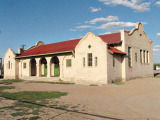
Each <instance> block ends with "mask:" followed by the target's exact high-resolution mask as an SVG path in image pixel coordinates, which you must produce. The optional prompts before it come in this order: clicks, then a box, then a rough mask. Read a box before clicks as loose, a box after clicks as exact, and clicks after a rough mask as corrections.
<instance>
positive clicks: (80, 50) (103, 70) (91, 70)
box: [75, 33, 108, 85]
mask: <svg viewBox="0 0 160 120" xmlns="http://www.w3.org/2000/svg"><path fill="white" fill-rule="evenodd" d="M89 45H90V46H91V48H89V47H88V46H89ZM107 52H108V51H107V45H106V43H105V42H104V41H103V40H101V39H100V38H99V37H97V36H95V35H94V34H93V33H88V34H87V35H86V36H85V37H84V38H83V39H81V40H80V42H79V43H78V45H77V46H76V48H75V68H76V69H75V71H76V75H75V76H76V81H75V82H76V83H78V84H99V85H101V84H107ZM88 53H92V66H88V56H87V55H88ZM95 57H97V58H98V65H97V66H95ZM83 58H85V66H83Z"/></svg>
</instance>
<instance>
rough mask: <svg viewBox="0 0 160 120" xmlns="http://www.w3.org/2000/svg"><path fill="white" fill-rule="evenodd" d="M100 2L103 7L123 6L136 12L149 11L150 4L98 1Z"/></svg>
mask: <svg viewBox="0 0 160 120" xmlns="http://www.w3.org/2000/svg"><path fill="white" fill-rule="evenodd" d="M99 1H100V2H103V4H105V5H123V6H126V7H129V8H131V9H134V10H135V11H136V12H144V11H149V10H150V8H149V6H150V2H144V3H142V1H143V0H131V1H130V0H99Z"/></svg>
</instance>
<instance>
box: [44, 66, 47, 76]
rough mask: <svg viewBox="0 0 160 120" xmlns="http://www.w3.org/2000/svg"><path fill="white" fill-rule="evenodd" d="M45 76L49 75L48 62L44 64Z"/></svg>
mask: <svg viewBox="0 0 160 120" xmlns="http://www.w3.org/2000/svg"><path fill="white" fill-rule="evenodd" d="M44 76H47V64H44Z"/></svg>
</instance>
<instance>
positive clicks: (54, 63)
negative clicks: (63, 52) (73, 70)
mask: <svg viewBox="0 0 160 120" xmlns="http://www.w3.org/2000/svg"><path fill="white" fill-rule="evenodd" d="M50 66H51V76H59V75H60V69H59V59H58V57H57V56H54V57H52V58H51V61H50Z"/></svg>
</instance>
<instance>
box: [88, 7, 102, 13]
mask: <svg viewBox="0 0 160 120" xmlns="http://www.w3.org/2000/svg"><path fill="white" fill-rule="evenodd" d="M90 9H91V12H97V11H100V10H101V8H94V7H90Z"/></svg>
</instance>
